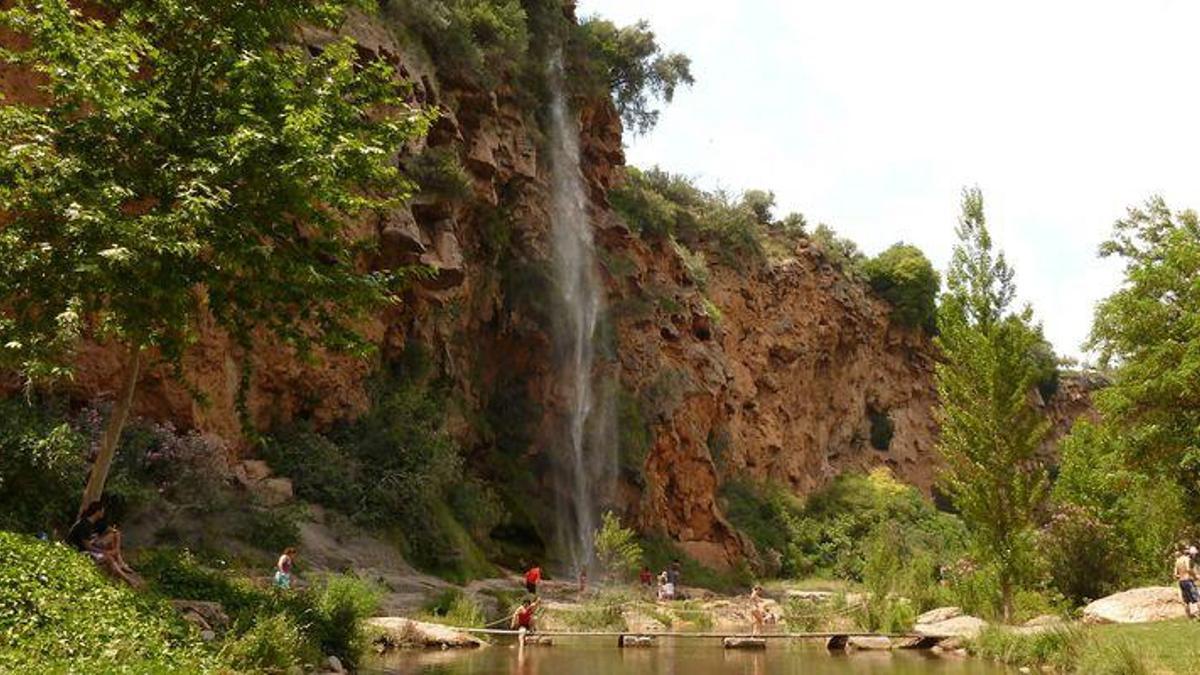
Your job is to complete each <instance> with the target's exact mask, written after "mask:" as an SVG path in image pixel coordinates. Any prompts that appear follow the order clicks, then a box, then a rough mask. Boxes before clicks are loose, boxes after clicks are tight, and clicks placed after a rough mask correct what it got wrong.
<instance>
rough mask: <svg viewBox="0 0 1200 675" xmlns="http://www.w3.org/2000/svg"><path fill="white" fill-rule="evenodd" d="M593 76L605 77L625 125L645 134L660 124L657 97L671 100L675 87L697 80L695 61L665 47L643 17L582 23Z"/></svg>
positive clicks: (582, 31)
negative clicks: (626, 22) (630, 20)
mask: <svg viewBox="0 0 1200 675" xmlns="http://www.w3.org/2000/svg"><path fill="white" fill-rule="evenodd" d="M580 34H581V36H582V41H583V44H584V48H585V49H586V52H587V53H588V54H589V55H590V57H591V58H590V63H589V67H590V68H591V69H592V72H591V76H592V77H594V78H596V79H598V80H600V81H603V82H604V83H605V85H606V86H607V87H608V89H609V90H610V91H611V92H612V96H613V101H614V103H616V106H617V110H618V111H620V113H621V118H622V120H624V122H625V125H626V126H627V127H628V128H629V129H630V130H631V131H632V132H634V133H635V134H643V133H646V132H647V131H649V130H651V129H653V128H654V125H655V124H657V123H658V115H659V111H658V109H657V108H655V107H654V102H655V100H662V101H663V102H665V103H670V102H671V100H672V99H674V98H675V90H676V89H678V88H679V87H680V86H689V85H691V84H693V83H694V82H695V79H694V78H693V77H692V61H691V59H689V58H688V57H687V56H686V55H684V54H680V53H678V52H663V50H662V47H660V46H659V44H658V40H657V39H656V38H655V36H654V32H653V31H652V30H650V24H649V23H647V22H645V21H639V22H637V23H635V24H633V25H630V26H623V27H618V26H617V25H616V24H614V23H613V22H611V21H608V20H605V19H599V18H590V19H586V20H584V21H583V23H582V24H581V25H580Z"/></svg>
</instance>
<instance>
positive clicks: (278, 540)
mask: <svg viewBox="0 0 1200 675" xmlns="http://www.w3.org/2000/svg"><path fill="white" fill-rule="evenodd" d="M245 514H246V519H245V522H244V523H242V525H241V527H240V528H238V531H237V532H236V534H237V535H238V537H239V538H240V539H241V540H242V541H244V542H246V543H248V544H251V545H253V546H256V547H258V548H259V549H261V550H264V551H282V550H283V549H285V548H287V547H288V546H295V545H296V543H297V542H299V541H300V522H299V521H300V517H301V515H302V514H301V512H300V511H299V510H297V509H295V508H290V507H286V506H283V507H274V508H254V507H251V508H249V509H247V510H246V511H245Z"/></svg>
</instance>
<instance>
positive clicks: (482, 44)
mask: <svg viewBox="0 0 1200 675" xmlns="http://www.w3.org/2000/svg"><path fill="white" fill-rule="evenodd" d="M382 4H383V6H384V16H385V17H386V18H387V19H389V21H390V22H391V23H392V24H393V25H394V26H396V27H397V28H399V29H401V30H403V31H406V32H411V33H412V34H414V35H415V36H416V37H417V38H418V39H420V41H421V43H422V44H423V46H424V47H425V50H426V51H427V52H428V53H429V55H430V56H431V57H432V58H433V60H434V62H435V63H436V64H437V66H438V70H439V72H440V74H441V75H442V76H443V77H446V78H449V79H453V80H459V81H466V82H476V83H480V84H482V85H484V86H488V87H491V86H495V85H496V84H498V83H499V81H500V79H501V77H502V76H503V75H504V70H503V69H504V68H507V67H511V66H512V64H514V63H516V64H520V63H521V62H522V58H523V56H524V54H525V49H526V46H527V43H528V27H527V25H526V16H525V11H524V9H523V8H522V7H521V3H520V1H519V0H385V2H383V3H382Z"/></svg>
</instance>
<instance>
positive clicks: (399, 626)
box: [366, 616, 483, 651]
mask: <svg viewBox="0 0 1200 675" xmlns="http://www.w3.org/2000/svg"><path fill="white" fill-rule="evenodd" d="M366 626H367V630H368V631H370V632H373V633H375V634H377V637H376V638H375V640H374V644H375V645H376V646H377V647H378V648H379V650H380V651H387V650H389V649H394V648H403V647H418V648H438V649H471V648H475V647H481V646H483V641H482V640H480V639H479V638H476V637H474V636H472V635H470V634H469V633H464V632H462V631H458V630H455V629H453V628H450V627H449V626H442V625H439V624H436V623H425V622H424V621H413V620H412V619H406V618H404V617H400V616H381V617H375V618H373V619H367V621H366Z"/></svg>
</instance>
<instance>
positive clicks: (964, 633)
mask: <svg viewBox="0 0 1200 675" xmlns="http://www.w3.org/2000/svg"><path fill="white" fill-rule="evenodd" d="M985 626H987V622H986V621H984V620H983V619H980V618H979V617H975V616H966V615H964V616H956V617H954V618H951V619H946V620H945V621H935V622H933V623H918V624H917V625H915V626H913V632H914V633H916V634H917V635H940V636H948V637H961V638H967V639H974V638H976V637H979V633H980V632H981V631H983V629H984V627H985Z"/></svg>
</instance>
